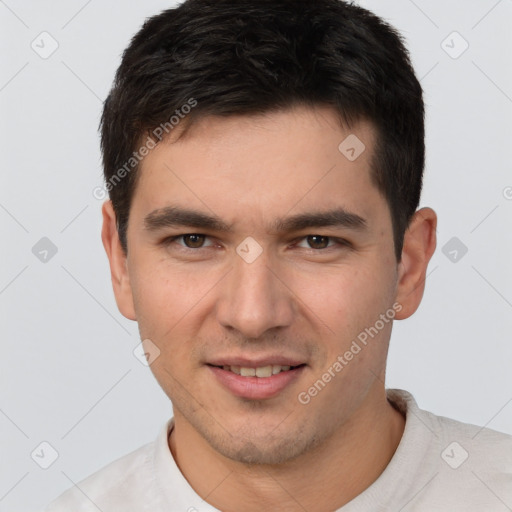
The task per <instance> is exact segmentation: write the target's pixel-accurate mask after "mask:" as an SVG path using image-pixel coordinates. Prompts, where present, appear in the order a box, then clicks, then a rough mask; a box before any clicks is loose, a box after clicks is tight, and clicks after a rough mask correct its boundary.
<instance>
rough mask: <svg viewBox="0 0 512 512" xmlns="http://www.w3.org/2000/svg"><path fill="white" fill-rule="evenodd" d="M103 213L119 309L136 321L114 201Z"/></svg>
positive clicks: (103, 235) (103, 233) (104, 237)
mask: <svg viewBox="0 0 512 512" xmlns="http://www.w3.org/2000/svg"><path fill="white" fill-rule="evenodd" d="M101 213H102V216H103V228H102V230H101V241H102V242H103V247H104V248H105V251H106V253H107V256H108V261H109V264H110V275H111V278H112V287H113V288H114V295H115V297H116V303H117V307H118V309H119V311H120V312H121V314H122V315H123V316H125V317H126V318H128V319H129V320H136V316H135V308H134V305H133V295H132V288H131V286H130V276H129V274H128V266H127V259H126V255H125V253H124V251H123V248H122V247H121V241H120V240H119V235H118V233H117V222H116V214H115V212H114V208H113V206H112V201H110V200H107V201H105V202H104V203H103V206H102V208H101Z"/></svg>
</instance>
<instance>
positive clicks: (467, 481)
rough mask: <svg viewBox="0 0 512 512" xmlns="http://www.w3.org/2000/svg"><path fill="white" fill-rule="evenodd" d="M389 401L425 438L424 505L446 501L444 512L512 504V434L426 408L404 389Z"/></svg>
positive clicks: (422, 465)
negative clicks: (439, 413) (419, 406)
mask: <svg viewBox="0 0 512 512" xmlns="http://www.w3.org/2000/svg"><path fill="white" fill-rule="evenodd" d="M388 397H389V399H390V401H392V402H393V403H394V404H395V406H396V407H397V408H399V409H400V410H401V411H403V412H404V413H405V414H406V417H407V422H409V421H410V422H411V425H412V428H414V429H415V430H417V431H418V432H421V433H422V434H421V436H415V439H416V438H417V439H420V438H421V439H422V440H424V441H425V443H424V446H423V452H421V456H422V461H421V463H420V464H419V467H420V469H418V474H419V475H421V479H422V481H423V480H425V484H426V488H425V490H424V491H423V492H422V497H423V499H424V500H431V501H428V503H429V504H430V503H437V502H436V501H435V500H436V499H438V500H441V501H439V504H441V503H444V505H443V507H444V508H443V510H445V509H446V510H447V509H450V510H489V507H490V506H491V504H493V503H494V502H495V500H498V502H497V504H495V505H493V506H495V507H496V506H499V500H501V501H502V502H503V503H512V436H511V435H509V434H505V433H503V432H498V431H496V430H492V429H490V428H486V427H482V426H478V425H473V424H470V423H464V422H461V421H457V420H454V419H452V418H447V417H445V416H438V415H436V414H434V413H432V412H429V411H426V410H423V409H420V408H418V406H417V404H416V402H415V400H414V398H413V397H412V395H411V394H410V393H407V392H405V391H402V390H389V391H388ZM409 449H410V450H411V451H412V453H416V452H415V451H414V447H410V446H409ZM418 453H419V452H418ZM427 483H428V484H427ZM443 500H444V501H443ZM417 501H418V502H421V497H418V499H417ZM470 502H471V503H473V504H474V508H472V507H470V506H469V503H470ZM447 503H450V507H451V508H450V507H447V506H446V505H447ZM439 506H441V505H439ZM464 507H466V508H464ZM478 507H480V508H478ZM486 507H487V508H486ZM493 510H494V509H493Z"/></svg>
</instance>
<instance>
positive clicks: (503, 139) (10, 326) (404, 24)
mask: <svg viewBox="0 0 512 512" xmlns="http://www.w3.org/2000/svg"><path fill="white" fill-rule="evenodd" d="M360 4H361V5H363V6H366V7H369V8H370V9H372V10H374V11H375V12H376V13H377V14H380V15H381V16H383V17H384V18H386V19H387V20H389V21H390V22H391V23H392V24H394V25H395V26H396V27H397V28H398V29H399V30H400V31H401V32H402V34H403V35H404V36H405V37H406V39H407V43H408V46H409V48H410V51H411V54H412V58H413V62H414V65H415V68H416V70H417V74H418V76H419V77H421V80H422V84H423V87H424V90H425V99H426V104H427V147H428V160H427V169H426V175H425V188H424V193H423V199H422V206H427V205H428V206H431V207H433V208H434V209H435V210H436V211H437V213H438V215H439V227H438V249H437V251H436V254H435V255H434V257H433V259H432V262H431V264H430V268H429V276H428V279H427V287H426V293H425V296H424V300H423V304H422V306H421V307H420V309H419V311H418V312H417V313H416V314H415V315H414V317H413V318H411V319H409V320H406V321H402V322H396V323H395V326H394V332H393V337H392V343H391V350H390V357H389V371H388V381H387V385H388V387H399V388H402V389H407V390H409V391H411V392H412V393H413V394H414V395H415V397H416V399H417V401H418V403H419V405H420V407H422V408H424V409H428V410H431V411H433V412H435V413H437V414H441V415H446V416H450V417H453V418H456V419H458V420H461V421H465V422H470V423H475V424H478V425H487V426H488V427H491V428H494V429H496V430H502V431H505V432H508V433H511V434H512V372H511V370H510V367H511V364H510V362H511V361H512V343H510V332H511V330H512V315H511V313H512V309H511V308H512V271H511V270H510V259H511V258H510V256H511V249H512V236H511V226H512V223H511V218H512V173H511V164H510V156H509V154H510V148H511V143H512V138H511V133H512V115H511V114H512V74H511V69H512V66H511V58H510V55H511V50H512V41H511V27H512V1H511V0H501V1H496V0H478V1H476V0H473V1H468V0H464V1H463V0H459V1H455V0H451V1H446V2H445V1H430V2H428V1H426V0H423V1H422V0H415V1H412V0H394V1H386V2H383V1H378V0H368V1H361V2H360ZM172 5H174V3H173V2H170V1H169V2H164V1H161V0H150V1H145V2H130V3H128V2H121V1H120V0H109V1H103V2H100V1H98V0H90V1H88V2H85V1H82V0H73V1H69V0H68V1H67V2H64V1H63V0H60V1H47V2H36V1H24V2H15V1H14V0H6V1H0V34H1V36H0V40H1V45H2V46H1V48H2V49H1V51H2V66H1V69H0V108H1V117H0V119H1V121H0V129H1V134H0V140H1V144H2V153H1V155H2V164H1V165H2V183H3V186H2V188H1V190H0V225H1V229H2V240H3V243H2V250H1V256H2V260H1V265H0V308H1V314H2V317H1V320H2V331H3V335H2V357H1V358H0V432H1V436H0V443H1V444H0V451H1V454H2V455H1V457H0V511H9V512H12V511H16V510H29V509H32V510H35V509H37V508H40V507H42V506H43V505H44V504H46V503H47V502H48V501H50V499H52V498H53V497H55V496H56V495H57V494H59V493H60V492H61V491H63V490H64V489H65V488H67V487H69V486H71V485H72V483H73V482H77V481H79V480H80V479H82V478H84V477H85V476H87V475H89V474H90V473H91V472H93V471H95V470H96V469H98V468H99V467H101V466H103V465H104V464H106V463H107V462H109V461H111V460H113V459H114V458H117V457H119V456H121V455H123V454H125V453H127V452H129V451H131V450H133V449H135V448H137V447H138V446H140V445H141V444H143V443H146V442H148V441H151V440H152V439H153V438H154V437H155V436H156V434H157V432H158V430H159V429H160V428H161V425H162V424H163V422H164V421H165V420H166V419H167V418H168V417H170V415H171V406H170V403H169V401H168V400H167V398H166V397H165V395H164V394H163V392H162V391H161V390H160V388H159V387H158V385H157V384H156V382H155V381H154V379H153V377H152V375H151V374H150V371H149V369H148V368H147V367H145V366H144V365H143V364H141V363H140V362H139V360H138V359H137V358H136V357H135V356H134V355H133V350H134V348H135V347H136V345H137V344H138V341H139V338H138V331H137V328H136V324H135V323H133V322H130V321H128V320H126V319H124V318H123V317H122V316H121V315H120V313H119V312H118V311H117V307H116V305H115V301H114V297H113V293H112V290H111V285H110V275H109V270H108V265H107V258H106V256H105V254H104V251H103V247H102V245H101V240H100V207H101V203H102V201H100V200H98V199H96V198H95V197H94V196H93V193H92V191H93V189H94V188H95V187H98V186H101V185H102V178H101V166H100V154H99V148H98V135H97V126H98V122H99V116H100V111H101V106H102V100H103V99H104V98H105V96H106V94H107V92H108V90H109V88H110V84H111V81H112V78H113V75H114V72H115V70H116V68H117V66H118V64H119V57H120V54H121V52H122V50H123V49H124V47H125V46H126V45H127V43H128V41H129V39H130V38H131V36H132V35H133V34H134V33H135V32H136V31H137V30H138V28H139V27H140V25H141V23H142V21H143V19H144V18H145V17H147V16H150V15H152V14H156V13H157V12H159V11H160V10H162V9H164V8H167V7H170V6H172ZM43 31H46V32H48V33H49V34H51V38H52V39H51V38H49V36H40V34H41V32H43ZM454 31H456V32H457V33H458V34H459V35H457V34H453V32H454ZM53 40H55V41H57V42H58V45H59V46H58V48H57V50H56V51H55V52H54V53H53V54H52V55H51V56H47V55H43V56H45V57H47V58H42V57H41V56H40V54H41V53H43V54H44V52H49V51H50V50H51V48H52V46H51V45H52V44H55V43H53V42H52V41H53ZM33 41H34V43H32V42H33ZM443 41H444V43H443ZM465 41H467V44H469V47H468V48H467V50H466V51H465V52H464V53H462V54H460V53H461V51H462V50H463V49H464V48H465V46H466V42H465ZM31 44H33V45H34V46H35V48H36V49H37V51H38V52H39V53H37V52H36V51H35V50H34V49H33V48H32V47H31ZM459 54H460V55H459ZM455 57H456V58H455ZM43 237H47V238H48V239H49V240H51V242H52V244H54V246H55V247H56V248H57V253H56V254H55V255H52V252H51V250H50V252H48V253H47V254H46V253H44V250H45V249H48V242H47V241H42V242H40V240H41V238H43ZM453 237H456V238H457V240H455V241H453V240H452V241H451V242H450V240H451V239H452V238H453ZM38 243H39V245H36V244H38ZM448 243H449V245H448V246H447V248H446V249H445V252H446V254H444V253H443V247H444V246H446V244H448ZM452 244H454V245H452ZM461 244H464V246H466V247H467V249H468V252H467V254H465V255H463V256H462V251H461V247H462V245H461ZM34 246H36V249H34V251H33V247H34ZM454 250H455V251H457V261H452V260H453V258H454V255H455V253H453V251H454ZM41 251H43V252H41ZM34 252H35V254H34ZM450 252H451V254H450ZM44 257H46V261H44ZM41 258H43V261H41ZM41 442H47V443H49V444H50V445H51V447H53V448H49V447H48V446H47V445H43V446H41V445H40V443H41ZM52 450H55V451H56V452H57V453H58V458H57V459H56V460H55V461H54V462H53V464H51V465H50V466H49V467H48V469H42V468H41V467H40V465H48V464H49V463H50V462H52V455H54V453H53V451H52ZM31 454H33V456H32V457H31ZM510 505H511V504H509V506H510Z"/></svg>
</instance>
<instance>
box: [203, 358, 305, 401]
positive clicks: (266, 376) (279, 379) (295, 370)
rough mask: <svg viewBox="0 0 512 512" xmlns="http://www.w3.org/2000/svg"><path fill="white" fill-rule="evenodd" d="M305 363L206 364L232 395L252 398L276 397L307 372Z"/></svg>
mask: <svg viewBox="0 0 512 512" xmlns="http://www.w3.org/2000/svg"><path fill="white" fill-rule="evenodd" d="M306 366H307V365H306V364H298V365H282V364H266V365H265V366H238V365H224V364H222V365H221V364H219V365H216V364H207V365H206V367H207V368H208V369H209V370H210V371H211V373H212V374H213V376H214V378H215V380H216V382H217V383H219V384H221V386H222V387H223V388H224V389H225V390H228V391H229V392H230V393H231V394H232V395H234V396H236V397H239V398H245V399H249V400H265V399H269V398H273V397H276V396H277V395H279V394H282V392H283V391H284V390H285V389H286V388H290V387H291V385H292V383H293V382H294V381H295V380H297V379H298V378H299V376H300V375H301V374H302V373H303V372H304V371H305V369H306Z"/></svg>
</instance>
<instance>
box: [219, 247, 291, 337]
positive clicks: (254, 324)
mask: <svg viewBox="0 0 512 512" xmlns="http://www.w3.org/2000/svg"><path fill="white" fill-rule="evenodd" d="M280 270H281V271H280ZM226 279H227V280H228V281H227V283H226V285H225V287H224V288H223V293H222V296H221V297H220V298H219V300H218V302H217V308H216V314H217V320H218V322H219V323H220V324H221V325H222V326H223V327H225V328H232V329H236V330H237V331H239V332H240V333H241V334H242V335H243V336H244V337H246V338H248V339H257V338H260V337H261V336H262V335H263V334H264V333H265V332H266V331H268V330H270V329H275V328H277V327H288V326H290V325H291V323H292V320H293V315H294V311H295V308H294V301H293V293H292V292H291V290H290V288H289V287H288V286H289V285H288V286H287V284H286V276H284V275H283V272H282V268H281V269H280V268H279V266H278V265H277V264H276V262H273V261H272V259H271V258H270V257H268V255H267V254H266V252H265V251H264V252H263V253H262V254H261V255H260V256H259V257H258V258H257V259H256V260H255V261H253V262H252V263H248V262H246V261H244V260H243V259H242V258H241V257H239V256H238V255H235V257H234V268H233V269H232V271H231V272H229V273H228V275H227V276H226Z"/></svg>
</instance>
